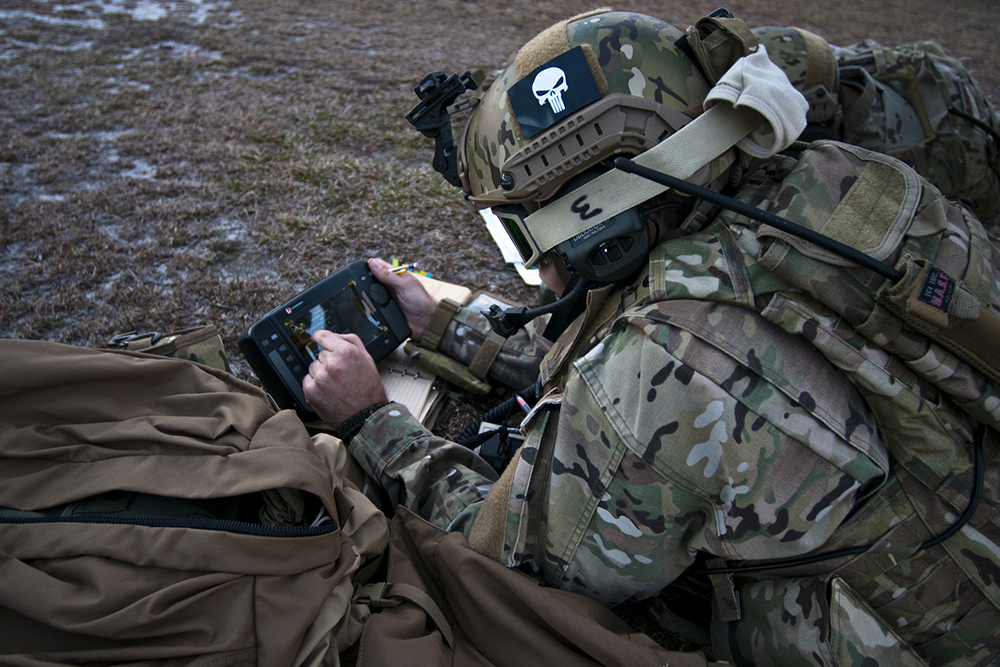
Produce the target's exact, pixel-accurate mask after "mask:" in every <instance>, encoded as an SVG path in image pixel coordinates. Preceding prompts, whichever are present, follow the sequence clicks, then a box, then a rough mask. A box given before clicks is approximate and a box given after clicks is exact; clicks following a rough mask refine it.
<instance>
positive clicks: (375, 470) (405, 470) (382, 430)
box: [350, 403, 497, 534]
mask: <svg viewBox="0 0 1000 667" xmlns="http://www.w3.org/2000/svg"><path fill="white" fill-rule="evenodd" d="M350 450H351V454H353V455H354V458H355V460H357V462H358V463H359V464H360V465H361V467H362V468H363V469H364V471H365V472H366V473H368V475H369V476H370V477H371V478H372V479H374V480H375V481H376V482H377V483H378V484H379V486H381V487H382V489H383V490H384V491H385V492H386V494H387V495H388V496H389V500H390V502H391V503H392V504H393V505H396V504H400V505H403V506H405V507H408V508H409V509H412V510H413V511H415V512H417V513H418V514H419V515H420V516H422V517H424V518H425V519H427V520H428V521H430V522H431V523H433V524H434V525H436V526H440V527H441V528H444V529H446V530H457V531H461V532H464V533H466V534H468V529H469V527H470V526H471V524H472V520H473V519H474V518H475V516H476V514H477V513H478V511H479V503H480V502H481V501H482V500H483V498H484V497H485V496H486V493H487V492H488V491H489V489H490V487H491V486H492V484H493V482H494V481H496V477H497V475H496V472H495V471H494V470H493V468H491V467H490V466H489V465H488V464H487V463H486V462H485V461H483V460H482V459H481V458H479V457H478V456H477V455H476V454H474V453H473V452H472V450H470V449H468V448H467V447H463V446H461V445H458V444H455V443H453V442H449V441H447V440H445V439H443V438H439V437H437V436H435V435H433V434H432V433H431V432H430V431H428V430H427V429H426V428H424V427H423V425H421V424H420V422H419V421H417V419H416V418H415V417H413V416H412V415H411V414H410V413H409V411H408V410H407V409H406V407H405V406H403V405H400V404H399V403H390V404H389V405H387V406H385V407H383V408H382V409H380V410H379V411H378V412H376V413H375V414H373V415H372V416H371V417H369V418H368V421H367V422H365V425H364V427H363V428H362V429H361V431H360V432H359V433H358V434H357V435H356V436H354V438H353V439H352V440H351V443H350Z"/></svg>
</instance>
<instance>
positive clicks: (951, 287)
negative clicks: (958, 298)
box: [920, 266, 955, 313]
mask: <svg viewBox="0 0 1000 667" xmlns="http://www.w3.org/2000/svg"><path fill="white" fill-rule="evenodd" d="M954 294H955V281H954V280H952V279H951V276H949V275H948V274H947V273H945V272H944V271H942V270H941V269H939V268H937V267H936V266H932V267H930V269H928V270H927V277H926V278H924V284H923V285H922V286H921V288H920V300H921V301H923V302H924V303H928V304H930V305H932V306H934V307H935V308H937V309H939V310H942V311H944V312H946V313H947V312H948V308H949V307H950V306H951V298H952V296H953V295H954Z"/></svg>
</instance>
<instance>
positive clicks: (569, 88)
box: [507, 46, 601, 138]
mask: <svg viewBox="0 0 1000 667" xmlns="http://www.w3.org/2000/svg"><path fill="white" fill-rule="evenodd" d="M507 95H508V96H509V97H510V108H511V109H512V110H513V111H514V116H515V117H516V118H517V122H518V124H519V125H520V126H521V131H522V132H524V136H525V137H526V138H531V137H533V136H535V135H536V134H538V133H539V132H541V131H542V130H545V129H546V128H548V127H551V126H552V125H554V124H555V123H556V122H558V121H560V120H562V119H563V118H565V117H566V116H568V115H570V114H572V113H574V112H576V111H579V110H580V109H582V108H583V107H585V106H587V105H588V104H591V103H592V102H596V101H597V100H599V99H600V98H601V92H600V90H599V89H598V87H597V83H596V82H595V81H594V74H593V72H591V71H590V64H589V63H588V62H587V56H585V55H584V53H583V48H581V47H579V46H578V47H576V48H574V49H570V50H569V51H567V52H566V53H563V54H562V55H559V56H556V57H555V58H553V59H552V60H550V61H549V62H547V63H545V64H544V65H542V66H541V67H539V68H537V69H535V70H534V71H533V72H531V73H530V74H529V75H528V76H526V77H524V78H523V79H521V80H520V81H518V82H517V83H515V84H514V85H513V86H511V87H510V89H508V90H507Z"/></svg>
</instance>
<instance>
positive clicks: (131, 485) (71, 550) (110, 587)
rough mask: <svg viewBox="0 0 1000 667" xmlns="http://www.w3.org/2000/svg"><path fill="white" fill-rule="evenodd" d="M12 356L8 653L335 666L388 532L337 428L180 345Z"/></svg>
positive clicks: (0, 473)
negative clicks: (170, 352)
mask: <svg viewBox="0 0 1000 667" xmlns="http://www.w3.org/2000/svg"><path fill="white" fill-rule="evenodd" d="M0 359H2V360H3V368H4V373H3V375H2V377H0V397H2V400H0V508H3V509H2V510H0V627H2V628H3V632H0V655H3V656H4V657H3V659H2V662H3V663H4V664H11V665H24V666H29V665H38V666H41V665H53V664H97V663H100V664H122V663H128V664H134V665H149V666H152V665H179V664H184V665H213V666H221V665H259V664H263V665H327V664H329V665H336V664H338V660H339V657H338V649H342V648H344V647H346V646H349V645H351V644H353V643H354V642H355V641H356V640H357V638H358V636H359V635H360V632H361V630H362V627H363V622H364V620H365V618H367V616H368V615H369V611H368V608H367V607H365V606H363V605H354V604H352V602H351V597H352V594H353V588H354V583H353V582H352V577H353V576H355V575H356V573H357V572H358V570H359V568H361V567H362V566H363V565H364V564H365V563H366V562H368V561H371V560H373V559H375V558H377V557H378V556H379V555H380V554H381V553H382V551H383V550H384V547H385V544H386V541H387V539H388V526H387V521H386V519H385V517H384V515H383V514H382V513H381V512H380V511H379V510H378V509H377V507H375V505H374V504H373V503H372V502H371V501H370V500H369V499H368V498H367V497H366V496H365V495H363V494H362V493H361V492H360V491H359V490H358V488H357V486H356V485H355V484H354V483H352V482H351V481H350V479H349V478H348V474H349V472H350V470H349V468H350V463H351V459H350V456H349V454H348V453H347V451H346V448H345V447H344V446H343V444H342V443H340V441H338V440H335V439H334V438H332V437H328V436H316V437H312V438H311V437H310V436H309V434H308V433H307V432H306V430H305V428H304V426H303V425H302V423H301V422H300V421H299V419H298V418H297V417H296V416H295V414H294V413H292V412H289V411H284V412H277V413H276V412H275V411H274V410H273V409H272V408H271V407H270V403H269V402H268V400H267V398H266V396H265V395H264V394H263V392H261V391H260V390H259V389H257V388H256V387H253V386H252V385H249V384H247V383H244V382H241V381H239V380H237V379H236V378H234V377H233V376H231V375H229V374H228V373H226V372H224V371H221V370H217V369H213V368H210V367H207V366H203V365H200V364H197V363H192V362H189V361H186V360H182V359H172V358H165V357H160V356H152V355H147V354H142V353H136V352H128V351H109V350H94V349H86V348H77V347H72V346H68V345H62V344H57V343H49V342H40V341H22V340H0Z"/></svg>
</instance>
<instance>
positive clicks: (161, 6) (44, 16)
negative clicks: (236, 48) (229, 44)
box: [0, 0, 238, 32]
mask: <svg viewBox="0 0 1000 667" xmlns="http://www.w3.org/2000/svg"><path fill="white" fill-rule="evenodd" d="M35 4H37V5H39V6H40V7H39V8H40V9H41V8H42V7H45V8H47V10H48V11H46V12H44V13H40V12H32V11H29V10H25V9H13V10H5V9H0V21H4V20H11V19H19V20H29V21H36V22H39V23H45V24H48V25H51V26H58V27H74V28H84V29H90V30H104V29H105V28H106V27H107V24H106V23H105V22H104V19H103V18H102V17H103V16H104V15H105V14H127V15H129V16H130V17H131V18H132V20H133V21H158V20H160V19H162V18H165V17H167V16H170V17H173V18H177V19H180V20H183V21H187V22H188V23H191V24H194V25H201V24H203V23H205V21H206V20H207V19H208V17H209V15H210V14H212V13H215V12H221V11H223V10H224V9H225V8H227V7H229V2H228V0H170V1H164V0H98V1H97V2H94V1H92V0H86V1H85V2H76V3H73V2H71V3H59V4H57V3H50V2H48V1H47V0H35ZM236 14H238V13H237V12H234V13H230V18H233V17H234V16H235V15H236ZM4 32H6V31H4Z"/></svg>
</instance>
